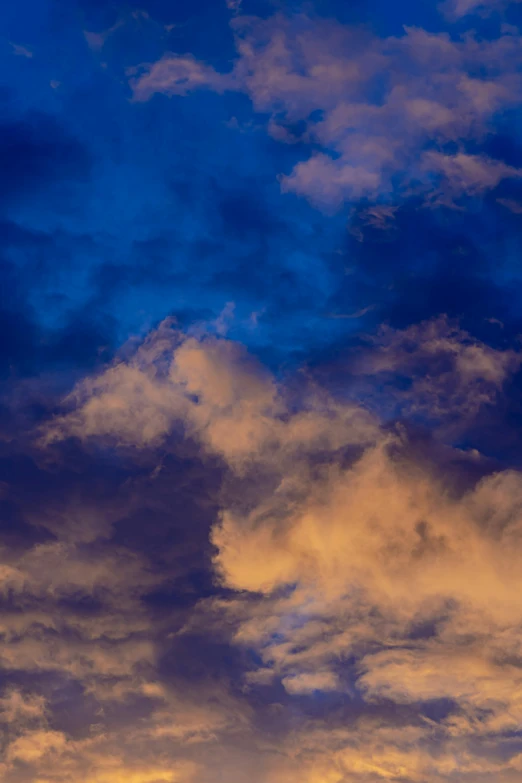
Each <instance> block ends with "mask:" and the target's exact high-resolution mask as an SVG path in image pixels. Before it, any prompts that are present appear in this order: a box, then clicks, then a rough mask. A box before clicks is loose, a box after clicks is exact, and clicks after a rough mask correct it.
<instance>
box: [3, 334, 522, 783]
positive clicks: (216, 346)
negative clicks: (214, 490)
mask: <svg viewBox="0 0 522 783" xmlns="http://www.w3.org/2000/svg"><path fill="white" fill-rule="evenodd" d="M519 365H520V358H519V356H518V354H517V353H515V352H514V351H511V350H504V351H502V350H496V349H493V348H490V347H488V346H486V345H484V344H482V343H481V342H480V341H478V340H476V339H474V338H473V337H472V336H471V335H469V334H468V333H466V332H465V331H463V330H462V329H461V328H460V327H459V326H458V325H457V324H453V323H451V322H449V321H448V320H447V319H446V318H439V319H436V320H434V321H429V322H425V323H421V324H419V325H417V326H413V327H409V328H408V329H405V330H393V329H390V328H388V327H383V328H382V329H381V330H380V331H379V332H378V333H377V334H374V335H372V336H368V338H367V339H366V341H365V347H364V350H363V351H362V352H359V353H357V354H356V360H355V361H354V362H352V364H351V366H352V369H353V371H352V381H353V384H354V390H355V391H354V393H353V394H352V393H351V392H350V390H349V389H348V388H347V389H346V393H345V394H343V398H342V399H339V398H336V397H333V396H332V395H331V394H330V393H329V392H328V390H326V389H324V388H321V387H319V385H318V384H317V382H316V381H314V380H313V378H312V377H309V378H308V379H306V377H305V376H302V377H300V382H299V384H298V386H297V390H296V384H295V383H292V381H291V379H289V380H287V381H286V382H285V381H284V380H282V379H277V378H275V377H274V376H273V375H272V374H271V373H270V372H268V370H266V369H265V368H264V367H262V366H261V365H260V364H259V363H258V362H257V361H255V360H254V359H253V358H252V357H250V356H249V355H248V354H247V352H246V351H245V350H244V348H243V347H242V346H240V345H238V344H236V343H234V342H232V341H230V340H227V339H225V338H223V337H220V338H216V337H213V336H209V335H205V334H201V335H199V336H195V335H186V334H184V333H182V332H180V331H179V330H177V329H176V328H175V327H174V325H173V324H172V323H170V322H166V323H164V324H162V325H160V327H159V328H158V329H157V330H155V331H154V332H153V333H151V334H150V335H149V336H148V337H147V338H146V339H145V340H144V341H143V342H142V343H141V344H131V345H130V346H127V347H125V348H124V349H123V351H122V353H121V355H120V356H119V357H118V358H117V359H116V360H115V361H114V363H113V364H111V365H110V366H108V367H106V368H105V369H104V370H103V371H102V372H101V373H99V374H98V375H96V376H94V377H91V378H86V379H84V380H83V381H81V382H80V383H79V384H78V385H77V387H76V388H75V389H74V390H73V392H72V394H71V395H70V396H69V397H68V398H67V399H66V400H65V402H64V410H63V412H62V413H60V414H58V415H57V416H56V417H55V418H54V419H51V420H50V422H49V423H48V425H47V426H46V428H45V429H44V430H43V432H41V433H40V434H39V438H40V440H39V446H40V448H41V449H42V448H43V449H49V448H53V449H59V448H60V443H61V442H62V441H63V440H66V439H68V438H70V437H73V438H76V439H78V440H79V441H80V442H81V443H83V444H84V446H85V447H90V445H91V444H95V443H96V444H107V445H110V446H111V448H112V449H113V448H116V449H119V450H123V454H124V455H125V456H126V458H129V455H133V454H135V453H136V452H137V451H138V450H139V451H140V452H147V453H151V454H156V459H158V456H157V455H158V454H159V453H161V454H162V455H164V457H165V455H168V454H169V451H170V449H171V447H172V442H173V440H176V441H179V440H183V439H188V440H189V441H191V442H192V443H193V444H194V445H195V447H196V452H197V453H198V455H199V458H200V459H201V460H203V461H205V460H208V459H209V458H214V459H215V458H216V457H218V458H219V461H220V463H221V465H222V469H223V471H224V477H225V478H224V481H223V485H222V487H221V490H220V494H219V508H217V509H216V511H215V516H213V518H212V519H211V520H210V525H209V531H208V533H209V537H210V543H211V545H212V549H211V552H210V555H209V556H210V557H211V558H212V564H213V570H214V581H215V586H216V592H214V593H212V594H211V595H209V596H208V597H206V598H205V597H203V598H200V599H199V600H198V601H197V602H195V604H194V606H193V608H192V609H191V610H190V611H186V612H183V613H182V614H181V616H180V618H179V621H178V622H175V623H174V622H173V620H172V618H173V614H174V608H169V613H168V615H162V614H161V613H158V614H157V616H156V615H155V613H154V612H150V611H149V610H148V609H147V604H146V602H145V601H144V596H146V595H148V594H150V593H151V591H154V590H157V589H161V585H162V583H163V580H164V579H165V578H166V575H165V573H157V572H156V571H155V569H154V568H153V567H152V566H151V564H150V562H149V561H148V559H147V556H146V553H145V552H143V553H131V552H130V551H129V550H128V549H127V548H126V547H122V545H121V543H117V542H111V539H110V536H111V529H112V528H113V525H114V524H115V522H116V520H117V519H118V508H119V502H116V501H113V504H112V506H111V505H109V508H108V509H106V510H105V514H102V517H103V518H104V519H103V524H98V523H93V522H89V523H88V528H89V532H88V534H85V532H84V531H83V530H82V526H81V524H79V523H78V520H77V519H76V518H75V515H74V513H69V512H68V511H67V509H68V506H67V504H66V503H61V504H57V505H56V507H53V506H50V507H49V508H48V509H47V511H46V514H43V515H41V516H40V520H41V522H42V523H43V524H45V525H47V526H48V529H49V528H52V530H53V531H54V532H53V534H54V536H55V537H56V538H57V540H56V541H51V542H44V543H41V542H40V543H35V544H34V545H33V546H32V547H30V548H29V549H27V550H24V551H16V550H15V549H12V550H8V551H7V552H6V554H7V555H8V556H7V557H6V558H5V562H6V566H5V567H4V571H3V572H2V578H3V583H4V591H5V594H6V595H7V594H8V595H9V596H10V600H11V601H12V602H14V603H13V605H14V606H16V607H17V608H18V611H17V612H15V613H13V614H12V615H9V616H8V617H6V619H5V620H3V621H2V622H3V623H4V625H3V627H2V633H3V634H4V640H5V642H6V644H4V646H3V648H2V653H1V657H2V666H3V667H4V668H5V669H7V670H9V671H11V672H17V673H18V676H20V675H21V674H22V673H24V672H25V673H26V672H33V675H34V674H38V673H43V674H45V675H46V676H48V677H55V678H59V680H60V681H63V680H65V681H66V682H67V683H76V684H78V685H79V686H80V687H81V689H82V693H83V694H84V698H85V699H90V700H92V705H94V712H93V714H92V717H91V718H90V726H91V728H89V731H88V732H87V733H84V734H81V735H80V736H72V735H69V733H68V731H67V729H66V728H64V727H63V726H56V725H53V723H52V716H53V703H52V700H51V699H50V698H49V694H47V695H44V694H43V693H42V692H41V690H39V689H38V688H35V687H34V686H33V688H32V689H22V690H20V689H18V690H16V689H11V690H9V691H6V692H5V693H4V694H3V696H2V700H1V701H0V710H1V712H0V719H1V720H4V721H7V720H12V721H14V723H13V726H14V727H16V728H15V731H14V733H13V735H12V736H11V737H10V739H9V744H8V745H7V746H6V747H7V752H6V754H5V760H4V761H3V764H4V767H3V770H2V774H3V775H4V778H5V779H6V780H7V781H8V783H12V782H13V783H14V781H16V783H18V780H23V781H24V783H29V782H30V783H32V781H33V779H37V780H41V781H46V783H62V781H63V782H65V781H66V780H69V779H71V778H73V779H74V780H78V781H81V782H82V783H101V781H104V780H105V779H108V778H109V777H110V779H111V780H113V779H115V780H120V779H121V780H122V781H123V780H136V781H139V783H157V781H162V782H164V783H168V782H171V783H172V781H177V782H179V783H195V781H197V782H198V783H211V781H213V780H214V778H215V774H214V773H215V769H216V765H217V766H218V767H219V770H220V774H222V775H225V776H227V779H229V780H231V781H233V782H234V783H236V782H237V783H242V781H243V780H245V779H248V780H252V781H253V783H288V781H290V782H292V781H295V783H302V781H307V783H319V782H320V783H323V781H324V780H329V781H335V783H337V781H339V783H340V781H344V780H353V781H354V782H355V781H357V783H358V782H359V781H365V783H367V782H368V783H378V781H383V780H397V781H408V783H425V781H426V780H429V781H430V782H431V781H434V782H435V783H449V781H451V780H453V779H455V776H456V775H458V776H460V777H463V779H466V776H468V778H469V779H473V778H472V776H473V775H475V776H480V775H482V776H486V777H485V779H487V776H494V779H495V780H500V781H503V783H508V781H511V780H512V779H513V776H515V777H516V775H518V774H519V771H520V767H521V762H520V748H519V746H518V744H517V743H516V742H513V743H512V744H511V745H509V747H508V746H507V745H505V746H504V747H505V752H503V754H502V757H501V758H500V757H499V754H498V753H496V751H495V750H494V749H493V748H494V747H495V746H496V744H498V743H502V742H503V741H504V739H503V738H504V737H506V736H507V735H508V734H509V733H510V732H514V731H517V730H518V728H517V727H518V725H519V721H520V720H521V716H522V698H521V696H520V694H521V692H522V691H521V690H520V688H521V685H520V677H519V665H518V661H519V658H520V651H521V649H522V635H521V632H520V628H521V627H522V615H521V610H520V602H519V600H518V595H519V594H520V591H521V589H522V583H521V577H520V573H521V569H520V563H521V557H522V536H521V520H522V476H521V474H520V473H519V472H518V471H516V470H506V469H501V468H498V467H497V469H496V471H493V470H492V469H491V468H488V467H487V464H486V461H484V464H483V465H482V467H481V468H480V470H479V472H478V473H477V474H476V477H475V478H474V479H473V480H472V481H470V480H469V475H467V477H466V479H465V480H464V478H463V479H462V481H460V480H459V477H458V476H455V475H454V470H455V466H456V465H458V464H461V465H462V466H463V467H464V468H466V467H469V466H470V465H473V466H475V465H476V463H477V455H476V454H475V453H473V452H469V453H466V452H457V451H456V450H455V449H454V447H452V446H451V444H449V445H448V446H447V447H446V448H447V451H446V452H445V453H446V455H447V457H448V460H450V462H449V463H448V464H447V465H446V464H441V461H440V460H438V459H435V455H434V454H432V453H431V452H430V450H429V448H428V449H427V450H425V451H424V452H422V453H419V451H418V449H417V450H416V447H415V446H414V444H413V443H412V442H411V441H410V438H409V436H408V434H407V432H408V430H407V427H406V428H405V427H404V426H399V427H397V428H391V429H390V428H389V427H387V426H384V425H382V424H380V423H379V421H378V419H377V418H376V416H374V415H372V414H370V413H369V412H368V411H367V410H366V409H365V407H364V405H362V403H361V401H360V400H359V401H357V395H359V396H360V386H358V384H360V381H361V378H370V379H371V378H373V379H375V378H379V377H386V376H387V375H390V376H391V377H395V376H396V375H397V374H401V373H402V374H404V375H407V376H409V377H410V378H411V385H410V390H409V392H408V396H407V399H406V400H405V401H404V404H403V412H404V415H405V416H411V414H412V411H415V410H421V411H423V413H424V415H426V416H427V417H429V416H431V417H432V418H433V419H444V417H445V416H450V418H451V416H452V415H453V412H454V411H456V412H457V415H458V416H462V417H465V416H467V417H472V416H474V415H475V414H476V412H477V411H478V410H479V409H480V407H481V406H483V405H484V404H493V403H494V401H495V399H496V395H497V394H498V393H499V392H500V391H501V389H502V386H503V384H504V383H505V382H506V380H507V379H508V378H509V377H510V375H511V374H512V373H514V372H515V371H516V370H517V368H518V367H519ZM457 453H458V457H459V459H458V460H457V459H456V455H457ZM162 459H163V458H162ZM479 462H480V460H479ZM161 464H162V465H163V462H162V463H161ZM162 469H163V468H162ZM153 480H156V479H151V481H153ZM175 505H176V496H175V495H173V496H172V513H174V512H175ZM32 514H33V516H32V520H33V521H34V518H35V516H34V515H35V512H34V511H32ZM56 514H58V515H59V519H60V522H59V523H58V522H57V521H56V519H55V518H54V517H55V515H56ZM93 515H94V511H90V512H89V513H88V514H87V519H88V520H89V519H90V518H92V516H93ZM36 516H38V515H36ZM53 520H54V521H53ZM101 541H103V547H102V548H100V542H101ZM85 601H87V603H86V604H85ZM82 602H83V604H85V606H86V610H81V609H80V607H81V606H82ZM20 609H23V612H20V611H19V610H20ZM176 616H177V617H178V615H176ZM64 639H67V644H64V643H63V640H64ZM202 639H205V640H207V643H210V652H209V658H208V660H207V661H206V663H205V667H204V668H203V669H202V672H203V673H200V674H199V675H198V676H197V677H194V678H193V679H191V677H190V668H189V674H188V682H187V674H184V673H183V671H182V675H181V676H177V675H176V674H175V671H176V668H175V666H174V670H173V673H171V674H170V675H168V676H165V671H168V669H167V670H166V669H165V664H164V663H163V662H164V661H165V660H166V657H168V656H171V658H169V660H176V656H177V652H176V651H177V650H179V651H180V653H179V660H180V665H181V666H184V667H186V666H189V667H190V659H191V652H190V651H191V650H192V649H199V647H200V645H201V643H202V642H201V640H202ZM208 640H210V642H209V641H208ZM191 645H194V648H192V647H191ZM187 650H188V651H189V653H188V654H187ZM214 650H215V652H214ZM223 650H226V651H227V653H226V655H225V656H224V658H226V656H230V655H236V654H237V655H238V656H239V657H238V659H237V661H241V664H240V665H239V664H238V663H237V661H236V659H233V660H234V661H235V662H234V664H233V665H234V677H233V679H234V686H233V687H231V684H230V681H229V679H228V678H227V675H226V674H225V673H224V672H223V671H221V675H220V677H215V676H214V675H213V674H212V672H213V667H215V666H216V663H217V662H220V661H222V658H223ZM220 665H221V664H220ZM207 668H208V670H209V671H208V672H207ZM225 671H226V670H225ZM238 686H239V687H238ZM53 698H56V697H54V696H53ZM319 700H320V701H321V703H322V704H323V705H326V704H329V703H330V702H329V701H328V700H332V701H331V703H332V705H334V706H333V708H332V710H327V712H326V713H321V714H322V716H323V717H320V718H319V717H318V714H317V712H314V710H315V707H314V705H315V704H316V702H317V703H318V702H319ZM336 700H337V701H336ZM89 704H90V702H88V701H87V702H86V703H85V709H91V710H92V709H93V707H92V705H91V706H89ZM349 704H352V705H358V706H357V708H356V707H355V706H352V707H350V708H348V706H347V705H349ZM116 705H120V706H119V707H117V706H116ZM261 705H264V706H261ZM335 705H337V706H335ZM342 705H344V706H342ZM122 708H123V709H125V710H131V711H133V716H134V718H133V727H132V729H130V730H129V728H128V727H125V726H124V725H123V726H121V725H119V723H118V721H116V722H112V723H111V721H110V720H109V717H108V716H110V715H111V714H113V712H114V714H120V713H118V712H117V710H118V709H120V710H121V709H122ZM308 710H310V712H307V711H308ZM350 710H351V711H350ZM303 711H304V712H303ZM289 715H294V716H295V715H298V716H300V717H299V719H297V720H295V719H292V720H291V721H290V720H289V719H288V716H289ZM265 724H266V726H272V725H273V726H274V727H276V728H275V729H274V730H273V731H271V730H269V729H268V728H266V726H265ZM484 741H486V742H487V743H489V744H487V747H486V749H484V748H482V750H480V752H479V750H477V748H478V743H480V742H484ZM490 748H491V750H490ZM21 765H22V766H23V769H24V770H26V773H25V772H24V774H25V777H24V776H23V775H22V777H21V778H20V777H17V775H18V770H19V769H20V768H21ZM36 770H38V773H37V774H38V777H35V776H36ZM510 776H511V778H510Z"/></svg>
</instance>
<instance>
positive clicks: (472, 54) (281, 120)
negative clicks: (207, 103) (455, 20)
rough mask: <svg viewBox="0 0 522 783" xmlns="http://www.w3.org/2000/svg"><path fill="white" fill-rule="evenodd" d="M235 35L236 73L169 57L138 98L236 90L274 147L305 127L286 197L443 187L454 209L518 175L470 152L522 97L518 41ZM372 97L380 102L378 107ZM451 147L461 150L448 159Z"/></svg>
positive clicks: (254, 25) (351, 32)
mask: <svg viewBox="0 0 522 783" xmlns="http://www.w3.org/2000/svg"><path fill="white" fill-rule="evenodd" d="M460 11H461V12H462V13H463V10H462V8H461V9H460ZM232 27H233V30H234V32H235V35H236V49H237V58H236V61H235V64H234V66H233V68H232V70H231V71H229V72H227V73H219V72H217V71H215V70H214V69H213V68H211V67H210V66H208V65H205V64H204V63H201V62H199V61H197V60H195V59H194V58H193V57H191V56H188V55H184V56H173V55H168V56H165V57H164V58H162V59H161V60H159V61H158V62H157V63H155V64H152V65H149V66H146V69H145V72H144V73H143V74H142V75H137V76H133V77H132V79H131V86H132V88H133V91H134V97H135V98H136V99H138V100H146V99H148V98H150V96H151V95H152V94H153V93H155V92H161V93H165V94H167V95H186V94H187V93H189V92H190V91H192V90H195V89H198V88H205V89H211V90H214V91H216V92H223V91H224V90H234V91H240V92H244V93H246V94H247V95H248V96H249V97H250V99H251V101H252V103H253V106H254V109H255V110H256V111H258V112H262V113H266V114H268V115H270V119H269V123H268V129H269V132H270V134H271V135H272V136H273V137H274V138H279V139H283V140H285V139H287V136H288V134H287V131H286V129H285V128H286V126H287V125H288V124H291V123H296V122H298V121H300V122H302V123H303V125H304V130H303V131H302V133H300V134H299V138H298V139H293V137H292V140H294V141H296V140H299V141H300V143H301V144H302V145H303V148H304V149H309V150H310V154H309V156H308V157H306V158H305V159H304V160H301V161H300V162H298V163H297V164H296V165H295V166H294V168H293V169H292V171H291V172H289V173H285V174H283V175H282V176H281V177H280V181H281V187H282V190H283V192H290V191H292V192H295V193H296V194H298V195H300V196H304V197H306V198H308V199H309V200H310V201H311V202H312V203H313V204H315V205H316V206H318V207H319V208H321V209H323V210H325V211H330V210H336V209H338V208H340V206H341V205H342V204H343V203H345V202H353V201H357V200H359V199H361V198H363V197H364V198H368V199H372V200H377V199H379V198H380V199H384V200H387V201H388V202H393V201H400V200H402V199H404V198H405V197H408V196H410V195H412V193H417V194H419V193H420V194H429V192H430V190H431V189H432V188H433V181H434V179H435V180H437V181H438V182H437V186H438V188H440V191H441V193H442V194H444V198H443V202H444V203H446V204H449V205H452V204H453V202H455V201H456V202H459V200H460V199H462V198H464V197H469V196H474V195H481V194H483V193H485V192H486V191H488V190H492V189H495V188H496V187H497V185H498V184H499V182H501V181H502V180H503V179H505V178H511V177H519V176H520V171H519V170H518V169H516V168H514V167H512V166H509V165H508V164H506V163H504V162H503V161H501V160H494V159H488V158H487V157H486V156H485V155H477V154H475V153H473V154H472V153H470V152H469V151H468V149H467V147H468V146H469V145H471V144H473V143H480V142H481V141H482V140H483V139H484V137H485V135H486V134H487V132H488V130H489V129H490V128H491V125H492V123H493V121H494V119H495V117H496V115H497V114H498V113H499V112H501V111H502V110H505V109H507V108H509V107H510V106H514V105H516V104H517V102H518V101H519V99H520V95H521V86H522V85H521V81H520V74H519V72H518V65H517V64H518V63H519V62H520V41H519V37H518V34H512V33H505V34H502V35H500V36H499V37H498V38H493V39H491V40H482V39H478V38H476V37H475V36H474V35H473V33H469V34H467V35H466V36H464V37H462V38H460V39H459V38H456V39H451V38H450V37H449V36H448V35H447V34H446V33H440V34H432V33H429V32H427V31H425V30H422V29H418V28H405V33H404V35H402V36H400V37H390V38H387V39H379V38H376V37H370V36H369V35H367V34H365V33H364V34H363V33H361V32H360V31H358V30H355V29H354V28H351V27H349V26H346V25H344V26H343V25H340V24H338V23H336V22H333V21H327V20H323V19H321V20H319V19H312V18H307V17H305V16H303V15H301V16H296V17H286V16H283V15H280V14H279V15H275V16H273V17H271V18H268V19H265V20H261V19H257V18H253V17H241V16H239V17H237V18H236V19H234V20H233V22H232ZM479 67H480V68H481V69H482V70H481V72H480V76H479V75H478V68H479ZM371 94H376V95H377V96H378V97H376V98H375V99H374V100H369V99H368V95H371ZM448 144H458V145H459V146H460V148H461V149H460V151H459V152H458V153H452V154H448V152H447V151H446V147H447V145H448ZM419 161H420V163H419ZM427 203H430V198H429V197H428V202H427ZM437 203H440V201H439V202H437Z"/></svg>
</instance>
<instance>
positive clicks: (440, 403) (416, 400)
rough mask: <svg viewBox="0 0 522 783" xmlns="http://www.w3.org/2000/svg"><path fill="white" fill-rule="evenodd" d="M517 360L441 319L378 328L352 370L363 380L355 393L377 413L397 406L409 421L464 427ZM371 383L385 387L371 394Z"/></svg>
mask: <svg viewBox="0 0 522 783" xmlns="http://www.w3.org/2000/svg"><path fill="white" fill-rule="evenodd" d="M521 361H522V356H521V355H520V353H519V352H517V351H514V350H512V349H508V350H504V351H503V350H498V349H495V348H492V347H491V346H489V345H487V344H485V343H482V342H480V341H479V340H476V339H474V338H473V337H472V336H471V335H470V334H468V333H467V332H465V331H464V330H462V329H461V328H459V326H458V324H457V323H456V322H451V321H450V320H449V319H447V318H446V317H444V316H442V317H439V318H435V319H432V320H430V321H426V322H422V323H420V324H415V325H412V326H410V327H408V328H406V329H403V330H400V329H399V330H394V329H391V328H390V327H387V326H382V327H381V328H380V330H379V332H378V334H377V335H375V336H373V337H371V338H370V339H369V341H368V347H367V349H366V350H364V351H363V352H362V353H361V355H360V357H359V358H358V359H357V360H356V362H355V365H354V371H355V373H356V374H358V375H360V376H362V377H363V378H367V379H368V381H367V382H366V383H365V384H364V387H363V390H362V391H361V392H360V394H362V395H364V396H365V398H366V399H367V400H368V401H369V400H370V399H371V398H373V399H374V400H375V402H376V404H377V405H379V406H381V410H382V408H383V407H384V408H386V407H388V409H393V407H394V406H398V408H399V410H402V411H403V412H406V411H407V412H408V414H409V416H412V415H413V416H420V417H421V418H422V417H425V419H426V420H430V421H431V422H432V423H434V422H436V421H438V422H439V423H441V424H446V425H451V426H457V427H458V426H460V427H463V428H465V427H469V426H470V424H472V423H475V422H476V416H477V414H479V412H480V411H481V409H483V408H484V406H491V405H492V404H494V402H495V400H497V399H498V396H499V394H500V393H501V391H502V388H503V386H504V384H505V383H506V382H507V381H508V380H509V379H510V378H512V376H513V375H514V374H515V373H516V372H517V371H518V369H519V367H520V364H521ZM375 378H380V383H381V384H382V383H383V382H384V384H385V386H384V388H383V387H382V386H380V387H379V388H380V392H377V393H376V391H375V389H374V388H373V386H374V381H375Z"/></svg>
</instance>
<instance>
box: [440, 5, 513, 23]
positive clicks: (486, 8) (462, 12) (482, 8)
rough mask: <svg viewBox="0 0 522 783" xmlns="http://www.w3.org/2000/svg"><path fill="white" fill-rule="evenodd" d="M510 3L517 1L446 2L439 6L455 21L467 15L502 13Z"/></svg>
mask: <svg viewBox="0 0 522 783" xmlns="http://www.w3.org/2000/svg"><path fill="white" fill-rule="evenodd" d="M510 2H515V3H516V2H519V0H446V2H444V3H442V4H441V9H442V10H443V12H444V13H445V14H446V15H447V16H448V17H449V18H450V19H453V20H457V19H461V18H462V17H465V16H467V15H468V14H490V13H493V12H494V11H503V10H504V8H505V7H506V6H507V5H509V3H510Z"/></svg>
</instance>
